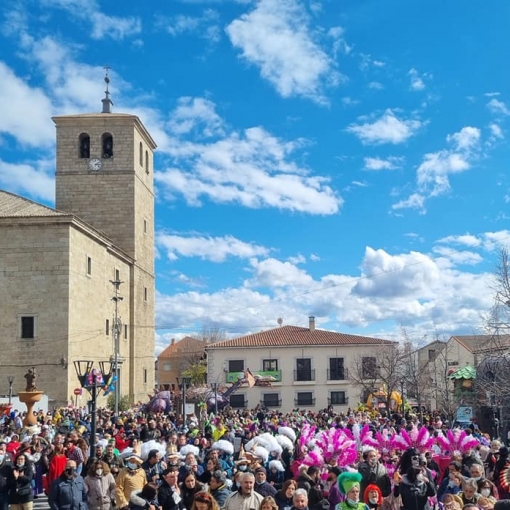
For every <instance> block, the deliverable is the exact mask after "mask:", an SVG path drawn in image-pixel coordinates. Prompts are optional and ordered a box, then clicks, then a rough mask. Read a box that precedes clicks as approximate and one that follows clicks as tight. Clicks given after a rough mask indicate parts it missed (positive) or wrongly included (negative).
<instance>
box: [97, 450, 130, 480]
mask: <svg viewBox="0 0 510 510" xmlns="http://www.w3.org/2000/svg"><path fill="white" fill-rule="evenodd" d="M132 453H133V454H134V455H137V454H136V453H135V452H132ZM98 458H100V459H101V460H102V461H104V462H106V463H107V464H108V467H109V468H110V472H111V474H112V475H113V477H114V478H117V476H118V474H119V473H120V470H121V469H122V468H124V460H123V459H122V457H121V456H120V455H119V454H116V453H115V448H114V445H113V443H108V444H107V445H106V449H105V452H104V453H103V455H102V456H101V457H98ZM138 458H139V456H138Z"/></svg>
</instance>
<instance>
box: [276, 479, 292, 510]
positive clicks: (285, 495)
mask: <svg viewBox="0 0 510 510" xmlns="http://www.w3.org/2000/svg"><path fill="white" fill-rule="evenodd" d="M297 488H298V486H297V482H296V480H293V479H292V478H291V479H290V480H286V481H285V482H283V486H282V488H281V489H280V490H279V491H278V492H277V493H276V496H275V498H274V499H275V501H276V504H277V505H278V509H279V510H290V508H291V507H292V496H293V495H294V492H295V491H296V489H297Z"/></svg>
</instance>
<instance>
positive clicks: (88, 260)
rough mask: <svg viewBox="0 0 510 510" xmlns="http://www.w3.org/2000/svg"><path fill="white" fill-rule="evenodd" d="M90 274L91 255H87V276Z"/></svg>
mask: <svg viewBox="0 0 510 510" xmlns="http://www.w3.org/2000/svg"><path fill="white" fill-rule="evenodd" d="M91 275H92V257H87V276H91Z"/></svg>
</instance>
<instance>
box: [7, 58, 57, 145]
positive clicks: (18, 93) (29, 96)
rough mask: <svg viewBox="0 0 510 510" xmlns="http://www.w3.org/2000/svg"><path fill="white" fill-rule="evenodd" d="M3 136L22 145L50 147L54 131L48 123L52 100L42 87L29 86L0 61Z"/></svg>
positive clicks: (51, 110) (53, 140) (51, 112)
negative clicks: (7, 136)
mask: <svg viewBox="0 0 510 510" xmlns="http://www.w3.org/2000/svg"><path fill="white" fill-rule="evenodd" d="M0 83H1V86H0V104H1V105H2V121H1V122H0V133H5V134H9V135H11V136H13V137H14V138H16V139H17V140H18V142H19V143H20V144H22V145H28V146H32V147H51V146H52V144H53V143H54V142H55V129H54V127H53V126H52V124H51V123H50V122H49V119H50V118H51V116H52V114H53V113H54V112H53V107H52V104H51V100H50V98H49V97H48V96H47V95H46V94H45V93H44V91H42V90H41V89H39V88H31V87H29V86H28V85H27V84H26V83H25V82H24V81H23V80H21V79H20V78H18V77H17V76H16V75H15V74H14V72H13V71H12V70H11V69H10V68H9V67H7V66H6V65H5V64H4V63H3V62H0Z"/></svg>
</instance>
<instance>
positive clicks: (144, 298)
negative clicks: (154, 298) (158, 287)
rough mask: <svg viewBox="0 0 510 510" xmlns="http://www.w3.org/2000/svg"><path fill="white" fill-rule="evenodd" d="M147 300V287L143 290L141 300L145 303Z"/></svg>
mask: <svg viewBox="0 0 510 510" xmlns="http://www.w3.org/2000/svg"><path fill="white" fill-rule="evenodd" d="M148 298H149V289H147V287H144V288H143V300H144V301H145V302H146V303H147V299H148Z"/></svg>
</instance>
